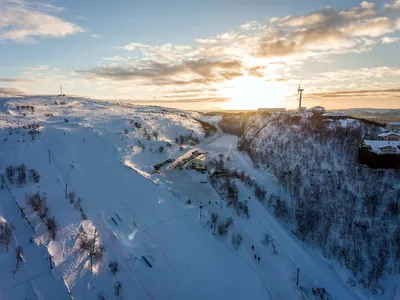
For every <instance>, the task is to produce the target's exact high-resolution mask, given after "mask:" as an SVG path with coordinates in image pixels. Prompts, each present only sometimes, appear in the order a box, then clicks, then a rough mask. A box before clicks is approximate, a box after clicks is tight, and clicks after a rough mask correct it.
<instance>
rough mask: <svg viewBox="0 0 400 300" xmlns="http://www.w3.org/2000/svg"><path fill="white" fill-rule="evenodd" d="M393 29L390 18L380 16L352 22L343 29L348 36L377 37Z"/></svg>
mask: <svg viewBox="0 0 400 300" xmlns="http://www.w3.org/2000/svg"><path fill="white" fill-rule="evenodd" d="M393 29H394V27H393V22H392V20H391V19H389V18H386V17H382V18H376V19H371V20H367V21H364V22H360V21H358V22H352V23H350V24H349V25H348V26H347V27H346V28H344V30H343V31H344V32H345V33H346V34H348V35H350V36H369V37H378V36H381V35H384V34H386V33H389V32H393Z"/></svg>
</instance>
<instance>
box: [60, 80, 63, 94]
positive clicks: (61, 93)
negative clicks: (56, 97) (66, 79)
mask: <svg viewBox="0 0 400 300" xmlns="http://www.w3.org/2000/svg"><path fill="white" fill-rule="evenodd" d="M62 94H63V93H62V84H61V82H60V95H61V96H62Z"/></svg>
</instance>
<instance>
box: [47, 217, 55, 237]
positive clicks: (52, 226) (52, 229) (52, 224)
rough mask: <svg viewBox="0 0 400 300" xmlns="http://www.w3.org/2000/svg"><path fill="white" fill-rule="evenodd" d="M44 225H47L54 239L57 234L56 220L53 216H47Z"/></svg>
mask: <svg viewBox="0 0 400 300" xmlns="http://www.w3.org/2000/svg"><path fill="white" fill-rule="evenodd" d="M46 225H47V230H48V231H49V233H50V236H51V239H52V240H54V239H55V238H56V235H57V230H58V228H57V222H56V219H55V218H54V217H48V218H46Z"/></svg>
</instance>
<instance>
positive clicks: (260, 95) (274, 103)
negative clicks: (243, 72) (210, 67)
mask: <svg viewBox="0 0 400 300" xmlns="http://www.w3.org/2000/svg"><path fill="white" fill-rule="evenodd" d="M221 94H223V96H224V97H227V98H230V99H231V100H230V101H228V102H227V103H225V104H224V108H225V109H257V108H260V107H268V108H271V107H275V108H276V107H285V103H284V102H285V101H284V98H285V96H286V95H287V89H286V88H285V86H284V85H283V84H281V83H280V82H276V81H271V82H266V81H265V80H264V79H262V78H256V77H251V76H244V77H240V78H237V79H234V80H232V81H231V82H229V83H228V87H226V88H225V89H224V90H223V91H221Z"/></svg>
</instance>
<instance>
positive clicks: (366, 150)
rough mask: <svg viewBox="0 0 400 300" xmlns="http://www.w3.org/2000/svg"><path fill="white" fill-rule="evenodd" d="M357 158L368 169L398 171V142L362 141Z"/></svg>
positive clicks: (399, 159)
mask: <svg viewBox="0 0 400 300" xmlns="http://www.w3.org/2000/svg"><path fill="white" fill-rule="evenodd" d="M358 158H359V161H360V163H362V164H366V165H367V166H368V167H370V168H386V169H400V141H375V140H364V141H363V142H362V143H361V145H360V147H359V149H358Z"/></svg>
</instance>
